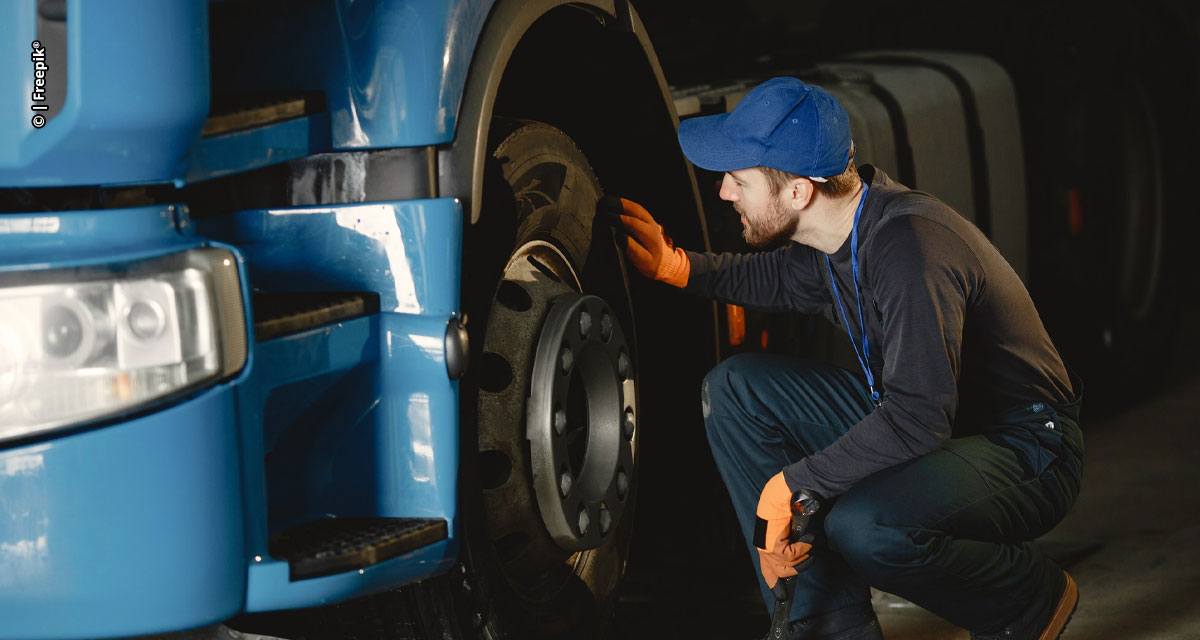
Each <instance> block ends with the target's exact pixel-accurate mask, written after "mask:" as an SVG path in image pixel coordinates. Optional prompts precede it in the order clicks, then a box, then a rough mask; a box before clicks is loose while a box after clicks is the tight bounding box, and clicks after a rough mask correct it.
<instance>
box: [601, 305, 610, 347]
mask: <svg viewBox="0 0 1200 640" xmlns="http://www.w3.org/2000/svg"><path fill="white" fill-rule="evenodd" d="M612 328H613V321H612V316H610V315H608V312H607V311H605V312H604V314H603V315H601V316H600V339H601V340H604V341H605V342H608V339H609V338H611V337H612Z"/></svg>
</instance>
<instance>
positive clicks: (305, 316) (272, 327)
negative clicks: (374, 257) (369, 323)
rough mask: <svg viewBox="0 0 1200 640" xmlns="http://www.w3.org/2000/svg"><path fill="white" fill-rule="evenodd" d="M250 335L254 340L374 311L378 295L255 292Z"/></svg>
mask: <svg viewBox="0 0 1200 640" xmlns="http://www.w3.org/2000/svg"><path fill="white" fill-rule="evenodd" d="M252 306H253V308H254V337H255V339H256V340H257V341H258V342H263V341H266V340H271V339H273V338H278V337H280V336H284V335H288V334H292V333H299V332H301V331H305V330H307V329H314V328H316V327H322V326H325V325H329V324H333V323H335V322H341V321H343V320H350V319H351V318H357V317H359V316H365V315H370V314H372V313H378V311H379V295H378V294H375V293H358V292H353V291H335V292H302V293H255V294H254V295H253V298H252Z"/></svg>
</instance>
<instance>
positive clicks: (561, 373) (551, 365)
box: [526, 292, 637, 551]
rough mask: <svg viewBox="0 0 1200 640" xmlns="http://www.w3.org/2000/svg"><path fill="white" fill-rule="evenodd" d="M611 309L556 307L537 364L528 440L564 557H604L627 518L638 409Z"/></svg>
mask: <svg viewBox="0 0 1200 640" xmlns="http://www.w3.org/2000/svg"><path fill="white" fill-rule="evenodd" d="M615 317H616V316H615V314H614V313H613V311H612V309H610V308H609V306H608V304H607V303H605V302H604V300H602V299H600V298H598V297H596V296H591V295H585V294H581V293H575V292H571V293H563V294H561V295H559V296H557V297H555V298H554V299H553V301H552V302H551V305H550V309H549V311H548V312H547V314H546V320H545V322H544V324H543V326H542V330H541V333H540V335H539V337H538V343H537V350H536V352H535V354H534V358H533V372H532V379H531V385H530V395H529V401H528V403H527V404H526V413H527V417H526V437H527V438H528V440H529V446H530V458H531V463H532V468H533V487H534V492H535V494H536V496H537V502H538V509H539V511H540V513H541V516H542V520H543V522H545V524H546V528H547V530H548V531H549V532H550V535H551V537H553V538H554V541H555V542H556V543H557V544H558V545H559V546H561V547H562V548H564V549H567V550H575V551H578V550H583V549H592V548H595V547H598V546H599V545H600V544H601V543H602V542H603V541H604V539H605V538H606V537H607V535H608V534H609V532H611V531H612V530H613V528H614V527H615V525H616V523H617V521H618V520H619V519H620V517H621V513H622V512H623V510H624V507H625V504H626V500H627V499H628V497H629V495H628V493H629V485H630V478H631V477H632V473H633V455H634V451H633V436H634V433H635V430H636V428H637V424H636V415H637V406H636V399H635V397H634V387H635V385H634V376H633V369H632V363H631V361H630V358H629V347H628V344H627V343H626V341H625V335H624V333H623V332H622V331H621V327H620V325H619V324H618V323H617V322H616V320H615Z"/></svg>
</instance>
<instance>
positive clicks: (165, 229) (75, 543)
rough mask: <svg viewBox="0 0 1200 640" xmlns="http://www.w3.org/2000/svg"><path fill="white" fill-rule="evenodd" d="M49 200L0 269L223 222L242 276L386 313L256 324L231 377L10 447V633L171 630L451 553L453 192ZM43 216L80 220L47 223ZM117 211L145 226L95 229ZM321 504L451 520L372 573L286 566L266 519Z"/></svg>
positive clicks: (372, 580) (5, 581) (0, 560)
mask: <svg viewBox="0 0 1200 640" xmlns="http://www.w3.org/2000/svg"><path fill="white" fill-rule="evenodd" d="M172 211H175V210H174V209H172ZM45 215H46V214H29V216H27V217H26V218H22V219H23V220H28V221H29V222H28V223H27V224H24V225H23V227H22V228H28V229H31V230H41V231H37V232H38V233H42V236H39V238H38V242H36V243H33V244H30V239H29V238H22V237H20V234H19V233H14V232H12V231H11V229H12V228H13V225H11V224H10V225H9V231H8V237H0V247H5V246H7V247H8V248H13V249H14V251H13V252H8V255H9V256H14V255H19V256H21V259H20V261H18V262H16V263H4V264H0V270H9V271H12V270H20V269H23V268H34V265H37V266H42V267H44V266H68V265H67V264H63V263H60V262H55V261H53V260H50V259H46V256H49V255H56V256H61V255H86V256H87V261H88V262H89V263H92V264H98V263H103V262H105V261H106V259H111V260H113V261H117V260H123V259H129V258H130V257H131V256H146V255H150V254H154V253H162V252H166V251H168V250H178V249H180V248H187V247H189V246H196V245H199V244H203V243H207V242H209V241H210V240H219V241H223V242H226V243H228V244H229V245H232V246H233V247H235V248H236V249H237V250H238V252H239V254H240V255H239V257H241V258H242V260H243V287H244V288H245V289H246V290H247V291H249V290H250V286H251V285H252V286H253V288H254V290H255V291H267V292H284V291H310V292H311V291H358V292H368V293H373V294H375V295H377V296H378V297H379V300H380V308H381V311H380V312H379V313H374V314H370V315H367V316H362V317H358V318H354V319H350V320H346V321H343V322H339V323H336V324H331V325H327V326H321V327H317V328H313V329H309V330H307V331H304V332H301V333H294V334H291V335H286V336H283V337H280V338H277V339H273V340H269V341H266V342H257V343H252V344H251V347H250V352H249V357H248V360H247V364H246V367H245V368H244V369H243V371H242V372H241V373H240V374H238V376H237V377H236V378H234V379H233V380H230V381H227V382H224V383H222V384H220V385H218V386H215V387H210V388H208V389H206V390H204V391H202V392H199V393H196V394H193V395H192V396H191V397H189V398H187V399H185V400H182V401H179V402H176V403H175V404H173V405H170V406H167V407H165V408H159V409H158V410H156V411H153V412H151V413H145V414H143V415H139V416H135V417H132V418H129V419H125V420H122V421H118V422H115V423H110V424H107V425H97V426H94V427H92V428H90V429H88V430H85V431H82V432H76V433H72V434H71V435H65V436H62V437H58V438H52V439H45V440H42V441H40V442H36V443H33V444H26V445H23V446H17V447H10V448H7V449H0V621H2V623H0V639H9V638H14V639H15V638H64V639H65V638H100V637H123V636H134V635H143V634H151V633H164V632H170V631H178V630H183V629H188V628H194V627H198V626H202V625H207V624H211V623H214V622H218V621H221V620H224V619H227V618H229V617H232V616H234V615H236V614H238V613H240V612H253V611H266V610H276V609H285V608H297V607H308V606H316V605H320V604H326V603H330V602H336V601H339V600H345V599H348V598H352V597H355V596H359V595H366V594H369V593H372V592H375V591H379V590H382V589H387V588H394V587H398V586H401V585H403V584H406V583H409V582H412V581H415V580H419V579H422V578H425V577H428V576H431V575H434V574H436V573H439V572H443V571H445V570H446V569H448V568H449V567H450V565H451V564H452V563H453V561H454V558H455V557H456V554H457V547H458V527H457V507H456V504H457V476H458V389H457V383H456V382H454V381H453V380H451V379H450V378H449V376H448V374H447V370H446V355H445V350H444V338H445V332H446V327H447V323H448V322H449V321H450V320H451V319H452V318H453V317H454V315H456V313H457V306H458V299H459V279H460V273H459V269H460V268H459V264H460V262H461V231H462V230H461V224H462V222H461V221H462V211H461V206H460V204H459V203H458V201H456V200H454V199H450V198H443V199H434V200H422V201H410V202H393V203H370V204H358V205H341V206H334V207H324V208H316V209H314V208H309V209H282V210H269V211H245V212H241V213H238V214H234V215H233V216H230V217H228V218H226V219H224V220H223V222H222V223H221V224H218V225H209V226H204V225H202V226H201V235H200V236H195V235H192V234H194V230H193V229H194V227H193V225H191V224H189V223H188V221H187V220H186V218H185V217H182V216H180V217H179V219H178V220H177V221H176V223H175V224H171V223H170V220H169V218H170V216H169V215H166V213H165V212H164V211H163V210H161V209H150V208H147V209H137V210H108V211H104V212H68V213H56V214H53V216H52V217H54V218H56V219H57V220H58V222H57V224H56V225H48V224H39V223H38V222H37V219H38V218H40V217H41V216H45ZM176 215H179V214H178V213H176ZM3 219H4V218H0V220H3ZM139 221H140V223H139ZM100 222H103V224H99V223H100ZM48 228H56V229H61V230H63V232H64V233H65V232H66V231H67V230H72V233H76V234H78V235H77V236H76V237H73V238H59V239H52V238H47V237H45V235H46V234H45V233H44V231H45V229H48ZM114 228H124V229H126V232H125V233H126V235H125V236H124V237H125V238H129V237H131V235H130V234H132V235H135V236H136V239H137V241H136V242H135V243H133V244H127V245H121V244H120V243H116V244H113V245H109V244H106V243H105V242H99V243H97V242H91V241H89V239H88V233H89V232H88V231H87V230H88V229H91V230H92V231H91V233H93V234H95V233H101V231H100V230H105V229H110V230H111V229H114ZM138 229H141V230H142V231H141V232H140V235H138V234H134V233H133V231H131V230H134V231H136V230H138ZM95 238H96V236H94V235H93V236H92V238H91V239H92V240H95ZM108 240H113V239H112V238H108ZM114 242H115V241H114ZM10 243H11V244H10ZM85 245H86V246H90V247H91V249H90V250H87V251H84V250H82V247H83V246H85ZM18 246H24V247H25V249H23V250H21V251H16V250H15V248H16V247H18ZM112 246H115V247H117V248H116V249H114V250H112V251H107V248H108V247H112ZM154 246H157V247H158V249H157V250H154V249H152V247H154ZM164 247H169V249H164ZM43 249H44V250H45V254H46V256H44V257H43V259H42V260H38V259H37V254H39V253H42V250H43ZM0 253H3V252H0ZM106 253H109V254H111V255H108V256H106V255H105V254H106ZM0 262H5V261H0ZM247 302H248V303H249V295H247ZM247 308H250V305H249V304H248V305H247ZM329 516H335V517H388V518H394V517H399V518H442V519H444V520H446V522H447V524H448V531H449V537H448V538H447V539H446V540H444V541H442V542H438V543H435V544H432V545H429V546H427V547H423V548H420V549H417V550H415V551H412V552H409V553H407V554H404V555H401V556H399V557H396V558H393V559H391V560H388V561H385V562H382V563H380V564H377V565H374V566H370V567H367V568H364V569H362V570H354V571H349V572H345V573H340V574H335V575H329V576H324V577H319V578H312V579H307V580H295V581H293V580H291V579H290V577H289V571H288V565H287V563H286V562H284V561H281V560H277V559H275V558H273V557H271V554H270V552H269V540H270V537H271V536H272V535H273V534H275V533H279V532H280V531H282V530H285V529H287V528H289V527H291V526H294V525H296V524H299V523H303V522H306V521H310V520H313V519H318V518H325V517H329Z"/></svg>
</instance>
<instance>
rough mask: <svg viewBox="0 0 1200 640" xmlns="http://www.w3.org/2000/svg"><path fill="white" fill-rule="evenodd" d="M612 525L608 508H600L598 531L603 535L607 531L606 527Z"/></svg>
mask: <svg viewBox="0 0 1200 640" xmlns="http://www.w3.org/2000/svg"><path fill="white" fill-rule="evenodd" d="M611 526H612V513H611V512H610V511H609V510H608V509H601V510H600V533H601V534H602V535H603V534H605V533H608V528H609V527H611Z"/></svg>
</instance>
